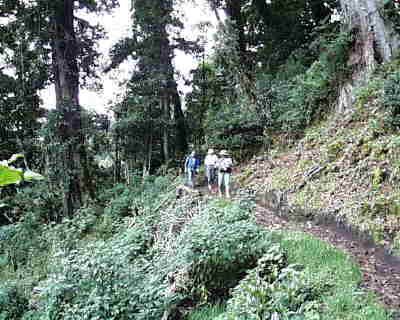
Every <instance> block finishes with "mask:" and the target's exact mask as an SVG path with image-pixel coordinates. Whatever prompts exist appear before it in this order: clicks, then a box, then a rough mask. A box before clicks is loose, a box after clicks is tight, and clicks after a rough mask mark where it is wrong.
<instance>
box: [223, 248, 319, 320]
mask: <svg viewBox="0 0 400 320" xmlns="http://www.w3.org/2000/svg"><path fill="white" fill-rule="evenodd" d="M298 269H299V267H298V266H295V265H289V266H288V265H287V261H286V258H285V255H284V254H283V252H282V251H281V249H279V248H278V247H273V248H271V249H270V250H269V252H268V253H267V254H266V255H264V256H263V257H262V258H261V259H260V260H259V261H258V263H257V267H256V268H255V269H253V270H251V271H250V272H249V273H248V275H247V276H246V277H245V278H244V279H243V280H242V281H240V284H239V285H238V286H237V287H236V288H235V289H234V290H233V293H232V298H231V299H230V300H229V301H228V306H227V311H226V313H224V314H222V315H221V316H219V317H218V318H217V319H219V320H225V319H227V320H228V319H229V320H231V319H232V320H233V319H235V320H241V319H243V320H253V319H254V320H257V319H272V318H273V319H306V318H307V319H318V317H317V318H315V316H318V310H317V308H316V306H318V303H316V300H315V299H316V298H317V296H318V295H317V291H316V290H315V289H314V288H313V286H312V285H311V284H310V283H308V281H307V280H306V278H305V276H304V274H303V273H302V272H301V271H299V270H298ZM313 317H314V318H313Z"/></svg>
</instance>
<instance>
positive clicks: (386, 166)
mask: <svg viewBox="0 0 400 320" xmlns="http://www.w3.org/2000/svg"><path fill="white" fill-rule="evenodd" d="M367 89H368V90H367ZM372 91H374V90H372V89H371V87H368V88H365V89H364V91H362V92H364V94H362V92H361V93H360V95H359V97H358V108H357V110H354V111H351V112H348V113H347V114H346V115H345V116H340V117H338V116H332V117H331V118H329V119H328V120H325V121H323V122H321V123H319V124H317V125H315V126H313V127H312V128H309V129H308V130H307V131H306V132H305V135H304V137H303V139H301V140H300V141H297V142H296V143H294V144H292V146H291V147H290V148H283V147H281V146H282V145H283V143H282V141H280V143H279V142H276V144H275V145H276V146H277V147H276V148H275V149H272V150H271V151H270V152H269V153H268V154H266V155H264V156H259V157H257V158H255V159H253V161H252V162H251V163H250V164H249V165H248V166H246V167H244V168H243V169H242V174H241V176H240V177H239V181H240V183H242V184H244V185H250V186H252V187H253V188H255V189H256V190H258V193H259V195H260V196H259V201H260V203H261V204H262V205H263V206H264V207H265V206H267V207H268V208H269V209H272V212H273V213H274V214H276V215H278V216H285V217H286V218H288V219H289V220H295V221H299V219H300V220H302V221H305V222H306V223H304V224H303V223H295V224H290V223H289V224H288V223H287V222H285V220H282V219H278V220H274V219H273V218H272V216H271V213H272V212H271V210H270V211H267V212H266V211H265V210H263V209H260V210H259V212H258V216H259V218H260V217H261V218H260V219H261V220H260V221H261V222H262V223H264V224H267V226H269V227H274V226H273V225H275V227H274V228H279V229H283V230H288V229H289V230H293V227H294V226H296V229H298V230H303V231H305V232H307V233H311V234H314V235H316V236H317V237H319V238H321V239H324V240H326V241H328V242H330V243H331V244H333V245H335V246H337V247H339V248H341V249H344V250H345V251H347V252H348V253H349V254H350V255H352V256H353V258H354V259H355V260H356V261H358V262H359V264H360V265H361V268H362V270H363V273H364V286H366V287H368V288H369V289H372V290H374V291H375V292H377V293H378V294H379V295H380V296H381V300H382V301H384V302H385V303H386V304H387V305H389V306H391V307H393V308H395V309H399V308H400V294H399V291H400V266H399V261H400V260H399V259H397V258H394V259H390V258H389V259H388V258H387V257H385V254H387V253H391V254H397V255H398V254H399V253H400V151H399V147H400V136H399V134H398V133H396V132H393V131H390V130H389V129H388V126H387V122H386V121H387V115H386V114H385V112H382V111H381V108H380V107H379V100H378V99H375V98H374V97H373V94H371V92H372ZM375 93H376V92H375ZM286 144H287V143H286ZM270 221H274V223H273V224H272V225H271V223H270ZM310 221H312V222H313V223H310ZM317 223H319V224H320V225H322V227H321V226H320V227H318V226H317ZM342 231H343V232H342ZM368 242H369V243H368ZM371 242H374V243H375V244H376V245H377V246H375V245H373V246H371ZM382 253H383V254H382Z"/></svg>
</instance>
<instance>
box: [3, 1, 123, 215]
mask: <svg viewBox="0 0 400 320" xmlns="http://www.w3.org/2000/svg"><path fill="white" fill-rule="evenodd" d="M116 4H117V0H101V1H92V0H79V1H78V0H37V1H23V0H10V1H6V2H2V3H1V5H0V16H1V17H5V18H7V20H6V21H8V23H7V25H6V28H8V29H9V28H12V27H13V25H14V24H16V25H17V26H19V27H20V29H21V34H23V35H24V37H25V38H26V46H27V47H28V48H31V47H32V48H33V49H34V52H35V54H36V55H38V56H39V57H40V59H41V61H43V64H44V65H45V66H46V67H47V68H48V70H52V72H51V73H50V76H48V77H47V79H45V80H47V81H52V82H54V84H55V91H56V92H55V93H56V113H57V114H56V115H55V116H54V117H53V120H54V123H53V128H54V129H55V130H54V131H53V132H52V134H51V135H49V137H48V142H49V143H48V147H49V148H48V151H49V152H50V153H51V154H52V155H51V158H53V159H54V160H55V163H54V164H53V165H52V166H51V167H52V169H55V168H57V172H56V173H55V174H53V177H54V180H55V181H57V184H58V185H60V186H61V187H62V190H63V193H64V213H65V214H67V215H72V214H73V212H74V210H75V209H77V208H78V207H79V206H80V205H81V204H82V190H83V188H84V187H83V186H84V185H86V189H87V190H88V191H91V193H92V195H93V189H92V188H90V179H89V176H88V171H87V165H86V156H85V148H84V139H83V135H82V133H81V107H80V105H79V86H80V85H84V84H85V83H86V80H87V79H88V78H89V77H91V76H93V75H94V74H95V68H94V67H95V66H96V58H97V57H98V56H99V54H98V53H97V52H96V51H95V47H94V44H95V42H96V40H98V39H99V38H100V37H101V36H102V35H103V32H102V30H101V28H100V27H99V26H92V25H91V24H90V23H89V22H88V21H86V20H84V19H82V18H78V17H77V15H76V12H77V11H78V10H81V9H86V10H87V11H89V12H96V11H100V10H108V9H110V8H112V7H114V6H115V5H116ZM10 30H11V29H10ZM48 48H50V49H48ZM30 61H31V64H30V65H27V64H25V65H24V69H23V71H22V74H25V73H26V71H24V70H36V69H37V66H36V65H35V63H34V62H32V61H33V60H30ZM81 74H82V75H83V77H80V75H81ZM42 82H43V81H42ZM39 84H40V82H39ZM42 86H43V85H42ZM30 88H31V90H33V91H34V92H35V90H36V92H37V90H38V89H40V88H41V87H40V86H38V85H36V88H35V87H33V86H31V87H30Z"/></svg>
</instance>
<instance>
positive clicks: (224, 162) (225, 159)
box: [217, 150, 233, 198]
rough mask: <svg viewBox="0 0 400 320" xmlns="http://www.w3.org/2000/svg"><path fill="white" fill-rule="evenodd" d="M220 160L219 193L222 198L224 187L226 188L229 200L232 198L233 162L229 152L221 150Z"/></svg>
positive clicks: (218, 165)
mask: <svg viewBox="0 0 400 320" xmlns="http://www.w3.org/2000/svg"><path fill="white" fill-rule="evenodd" d="M219 155H220V158H219V160H218V164H217V167H218V193H219V196H220V197H222V185H223V186H224V189H225V193H226V196H227V198H230V197H231V195H230V179H231V173H232V166H233V161H232V158H231V157H230V156H229V153H228V151H226V150H221V152H220V153H219Z"/></svg>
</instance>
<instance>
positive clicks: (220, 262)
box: [175, 202, 271, 301]
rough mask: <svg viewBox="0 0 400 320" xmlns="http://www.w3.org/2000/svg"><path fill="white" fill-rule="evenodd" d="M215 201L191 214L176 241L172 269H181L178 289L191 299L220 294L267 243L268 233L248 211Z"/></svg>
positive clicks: (228, 287) (251, 265) (251, 264)
mask: <svg viewBox="0 0 400 320" xmlns="http://www.w3.org/2000/svg"><path fill="white" fill-rule="evenodd" d="M218 204H220V203H218V202H216V203H214V205H213V206H209V207H207V208H206V209H205V210H204V212H203V213H202V214H201V215H199V216H197V217H194V218H193V220H192V222H191V224H190V225H188V226H187V227H186V228H185V229H184V230H183V231H182V233H181V235H180V236H179V238H178V241H177V251H176V254H177V257H176V263H177V264H178V265H177V266H176V268H175V269H176V270H184V271H185V273H186V279H185V280H186V281H184V283H183V286H182V288H180V289H182V292H186V293H188V294H191V295H193V297H194V298H195V300H197V299H205V300H211V301H212V300H213V299H215V298H217V297H219V298H220V297H224V296H226V295H227V294H228V291H229V289H230V288H232V287H234V286H235V285H236V284H237V282H238V281H239V280H240V279H241V278H243V276H244V275H245V273H246V270H247V269H249V268H252V267H254V266H255V264H256V262H257V260H258V259H259V258H260V257H261V256H262V255H263V254H264V253H265V252H266V250H267V249H268V248H269V246H270V245H271V241H270V238H269V233H268V232H267V231H265V230H264V229H263V228H261V227H259V226H257V225H256V224H255V223H254V222H252V221H249V211H246V210H244V209H243V208H241V207H239V206H238V205H236V204H231V205H228V206H226V207H218V206H217V205H218Z"/></svg>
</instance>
